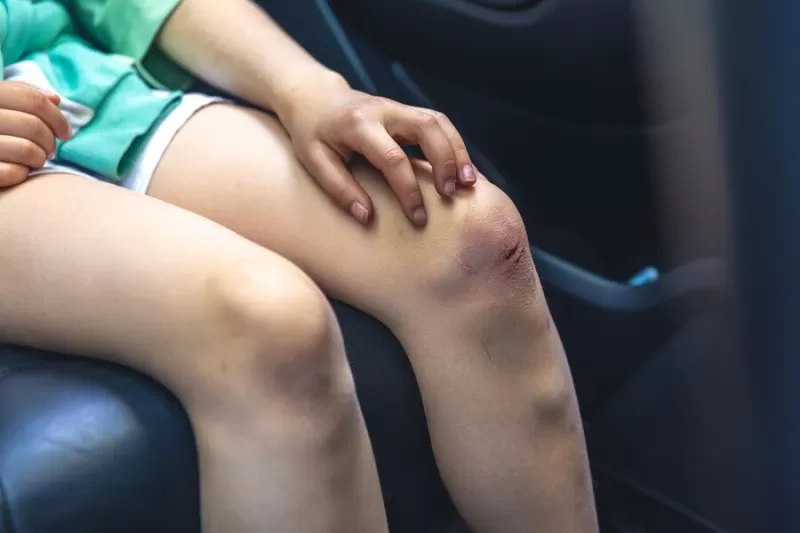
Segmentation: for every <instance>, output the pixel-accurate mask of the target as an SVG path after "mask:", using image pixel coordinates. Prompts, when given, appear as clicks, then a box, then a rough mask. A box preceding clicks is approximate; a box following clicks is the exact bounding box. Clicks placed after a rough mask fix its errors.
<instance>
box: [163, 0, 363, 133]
mask: <svg viewBox="0 0 800 533" xmlns="http://www.w3.org/2000/svg"><path fill="white" fill-rule="evenodd" d="M157 44H158V45H159V46H160V47H161V48H162V49H163V50H164V51H166V52H167V54H169V55H170V56H171V57H172V58H173V59H175V60H176V61H177V62H178V63H181V64H182V65H183V66H185V67H186V68H187V69H189V70H190V71H192V72H193V73H195V74H196V75H197V76H199V77H201V78H203V79H204V80H206V81H207V82H209V83H210V84H212V85H214V86H216V87H219V88H220V89H223V90H225V91H227V92H229V93H231V94H235V95H237V96H239V97H241V98H243V99H245V100H247V101H248V102H250V103H252V104H253V105H255V106H258V107H260V108H262V109H266V110H270V111H274V112H275V113H276V114H277V115H278V116H279V117H280V118H281V120H284V118H283V117H286V116H287V115H289V114H290V113H291V106H292V104H293V103H296V102H297V100H298V98H297V97H296V96H297V93H298V91H304V90H309V88H319V89H318V90H324V88H325V87H329V86H336V88H340V87H344V86H347V82H346V81H345V80H344V79H343V78H342V77H341V76H339V75H338V74H336V73H335V72H332V71H330V70H328V69H327V68H325V67H324V66H322V65H321V64H320V63H318V62H317V61H316V60H315V59H314V58H312V57H311V56H310V55H309V54H308V53H307V52H306V51H305V50H304V49H303V48H301V47H300V45H298V44H297V43H296V42H295V41H293V40H292V39H291V38H290V37H289V36H288V35H287V34H286V33H285V32H284V31H283V29H281V28H280V26H278V25H277V24H276V23H275V22H274V21H273V20H272V19H271V18H270V17H269V15H267V14H266V13H265V12H264V11H263V10H262V9H261V8H260V7H259V6H257V5H256V4H254V3H252V2H250V1H249V0H226V1H224V2H220V1H219V0H183V2H182V3H181V4H180V5H179V6H178V8H177V9H176V10H175V13H174V14H173V16H172V17H171V18H170V19H169V20H168V21H167V23H166V24H165V25H164V28H163V30H162V31H161V34H160V36H159V39H158V41H157Z"/></svg>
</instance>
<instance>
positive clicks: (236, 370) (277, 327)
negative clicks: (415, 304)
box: [198, 263, 353, 410]
mask: <svg viewBox="0 0 800 533" xmlns="http://www.w3.org/2000/svg"><path fill="white" fill-rule="evenodd" d="M207 292H208V302H209V304H208V305H209V309H210V312H209V314H208V316H209V318H210V320H209V322H208V324H207V327H208V328H211V329H213V330H214V334H213V335H212V336H211V338H212V339H214V340H213V342H212V346H210V347H209V350H208V351H207V353H205V354H204V360H203V363H202V364H203V366H204V371H203V378H204V379H202V380H201V383H199V384H198V385H199V388H200V389H204V393H206V394H208V395H211V396H218V395H220V394H222V395H227V397H228V399H230V400H231V401H234V402H236V401H238V402H241V403H244V404H249V405H252V406H258V405H264V404H266V405H270V404H271V405H273V406H277V405H287V406H290V407H292V408H299V409H303V410H307V409H311V410H314V409H316V408H318V407H324V406H333V405H336V404H337V403H341V402H346V401H348V400H349V397H350V396H351V395H352V393H353V387H352V382H351V376H350V372H349V369H348V368H347V363H346V360H345V358H344V356H343V354H344V351H343V347H342V340H341V336H340V332H339V330H338V325H337V323H336V319H335V316H334V314H333V311H332V309H331V308H330V306H329V304H328V302H327V300H326V298H325V296H324V295H323V294H322V292H321V291H320V290H319V289H318V288H317V287H316V286H315V285H314V284H313V283H312V282H311V281H310V280H309V279H308V278H306V277H305V275H304V274H303V273H302V272H300V271H299V270H297V269H295V268H293V267H291V268H286V269H280V270H279V271H276V270H275V269H274V268H265V265H260V264H257V263H256V264H241V265H233V266H229V267H226V268H224V269H221V270H220V271H219V272H217V273H216V274H214V275H213V276H211V277H210V278H209V282H208V284H207Z"/></svg>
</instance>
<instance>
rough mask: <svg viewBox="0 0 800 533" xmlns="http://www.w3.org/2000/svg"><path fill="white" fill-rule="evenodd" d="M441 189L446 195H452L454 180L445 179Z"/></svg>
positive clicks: (454, 190) (454, 186)
mask: <svg viewBox="0 0 800 533" xmlns="http://www.w3.org/2000/svg"><path fill="white" fill-rule="evenodd" d="M443 189H444V193H445V194H446V195H447V196H453V195H454V194H455V193H456V182H455V181H454V180H448V181H445V182H444V187H443Z"/></svg>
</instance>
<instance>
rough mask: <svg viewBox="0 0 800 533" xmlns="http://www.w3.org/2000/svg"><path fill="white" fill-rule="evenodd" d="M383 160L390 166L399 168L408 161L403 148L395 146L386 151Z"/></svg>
mask: <svg viewBox="0 0 800 533" xmlns="http://www.w3.org/2000/svg"><path fill="white" fill-rule="evenodd" d="M383 160H384V161H385V162H386V165H388V166H389V167H390V168H397V167H398V166H400V165H402V164H404V163H405V162H406V160H407V156H406V153H405V152H404V151H403V149H402V148H400V147H394V148H390V149H389V150H387V151H386V152H384V154H383Z"/></svg>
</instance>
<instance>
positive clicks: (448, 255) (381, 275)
mask: <svg viewBox="0 0 800 533" xmlns="http://www.w3.org/2000/svg"><path fill="white" fill-rule="evenodd" d="M416 170H417V172H418V176H419V178H420V180H421V188H422V193H423V196H424V199H425V203H426V206H427V208H428V213H429V223H428V226H427V227H426V228H424V229H422V230H420V229H415V228H414V227H413V226H412V225H411V224H410V223H409V222H408V220H407V219H406V218H405V215H404V214H403V212H402V210H401V209H400V205H399V203H398V201H397V200H396V198H395V197H394V194H393V193H392V191H391V190H390V189H389V187H388V186H387V184H386V182H385V180H384V179H383V177H382V176H381V175H380V174H379V173H378V172H377V171H375V170H374V169H373V168H372V167H370V166H369V165H367V164H365V163H363V162H361V163H356V164H354V165H353V174H354V176H355V177H356V178H357V179H358V180H359V182H360V183H361V184H362V185H363V186H364V187H365V189H366V190H367V191H368V193H369V194H370V195H371V196H372V198H373V201H374V204H375V207H376V216H375V224H374V225H373V226H372V227H371V228H368V229H365V228H363V227H362V226H360V225H359V224H358V223H356V222H355V221H354V220H352V219H351V218H350V217H349V216H348V215H347V214H345V213H343V212H341V211H340V210H339V209H338V208H337V207H336V206H335V205H334V204H333V202H332V201H331V200H330V199H329V198H328V197H326V196H325V194H324V193H323V192H322V191H321V189H320V188H319V187H318V186H317V185H316V183H315V182H314V181H313V180H312V179H311V177H310V176H309V175H308V174H307V173H306V172H305V170H304V169H303V167H302V166H301V165H300V163H299V162H298V161H297V159H296V158H295V156H294V154H293V151H292V147H291V143H290V140H289V139H288V137H287V135H286V133H285V131H284V130H283V128H282V127H281V125H280V123H279V122H278V121H277V120H275V119H274V118H273V117H272V116H270V115H267V114H264V113H261V112H258V111H255V110H249V109H245V108H241V107H236V106H233V105H214V106H211V107H208V108H206V109H204V110H203V111H201V112H199V113H198V114H196V115H195V116H194V117H193V118H192V119H191V120H190V121H189V122H188V124H187V125H186V126H184V128H183V129H182V130H181V132H180V133H179V134H178V135H177V136H176V138H175V139H174V140H173V142H172V144H171V146H170V147H169V149H168V150H167V152H166V155H165V157H164V158H163V160H162V161H161V163H160V165H159V167H158V169H157V170H156V173H155V176H154V177H153V181H152V183H151V185H150V189H149V191H148V194H150V195H152V196H155V197H157V198H160V199H163V200H165V201H167V202H169V203H173V204H176V205H179V206H181V207H184V208H186V209H188V210H191V211H194V212H196V213H199V214H201V215H202V216H204V217H208V218H210V219H212V220H215V221H217V222H219V223H221V224H222V225H224V226H226V227H228V228H231V229H233V230H234V231H236V232H237V233H239V234H241V235H243V236H245V237H247V238H248V239H251V240H253V241H255V242H257V243H259V244H261V245H263V246H265V247H268V248H270V249H272V250H274V251H276V252H278V253H279V254H281V255H282V256H285V257H287V258H288V259H290V260H291V261H292V262H294V263H296V264H297V265H298V266H300V267H301V268H302V269H303V270H305V271H306V272H307V273H309V274H310V275H311V277H312V278H313V279H314V281H316V282H317V283H319V284H320V285H321V286H322V288H323V289H324V290H325V291H326V292H328V293H329V294H331V295H332V296H334V297H336V298H338V299H341V300H343V301H346V302H348V303H351V304H353V305H356V306H358V307H360V308H362V309H364V310H366V311H368V312H370V313H371V314H373V315H375V316H378V317H379V318H381V319H386V316H385V315H386V311H387V309H389V308H397V307H398V306H399V305H400V304H402V303H403V302H404V301H408V300H409V288H410V286H411V285H413V284H412V283H409V281H410V280H412V279H413V278H414V276H415V273H416V272H418V271H419V270H420V269H422V268H424V269H425V270H426V271H428V272H431V271H436V269H437V268H438V266H441V271H442V272H447V273H449V270H448V268H449V265H451V264H452V262H453V258H454V257H455V255H456V254H457V253H458V251H459V250H461V249H463V243H460V242H458V240H459V239H461V238H462V236H463V234H464V231H463V228H461V226H462V225H463V224H464V221H465V220H470V219H473V220H474V219H475V217H474V216H472V215H471V214H470V211H472V210H476V209H478V210H480V209H483V207H485V205H486V204H487V203H489V204H492V205H498V202H496V201H495V200H496V199H497V197H499V196H502V192H500V191H499V189H497V188H496V187H494V186H493V185H491V184H490V183H489V182H488V181H486V180H479V182H478V184H477V185H476V186H475V189H474V190H465V191H460V192H459V193H458V197H457V198H456V199H455V201H451V200H447V199H443V198H441V197H440V196H439V195H438V194H437V192H436V190H435V189H434V187H433V184H432V181H431V180H430V168H429V167H428V166H427V164H426V163H419V162H418V163H416ZM503 198H504V199H505V201H507V198H505V197H503ZM437 263H441V265H438V264H437Z"/></svg>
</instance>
